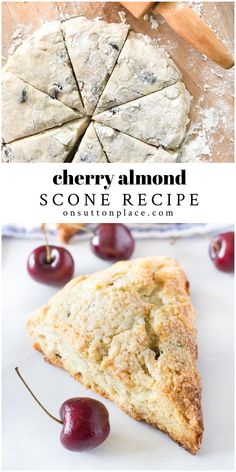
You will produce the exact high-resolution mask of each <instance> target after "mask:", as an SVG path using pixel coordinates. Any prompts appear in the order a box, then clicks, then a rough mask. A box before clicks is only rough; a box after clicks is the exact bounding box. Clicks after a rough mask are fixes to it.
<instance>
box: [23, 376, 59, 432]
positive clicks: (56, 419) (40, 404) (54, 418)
mask: <svg viewBox="0 0 236 472" xmlns="http://www.w3.org/2000/svg"><path fill="white" fill-rule="evenodd" d="M15 371H16V373H17V375H18V377H20V379H21V381H22V382H23V384H24V385H25V387H26V388H27V390H28V391H29V392H30V394H31V395H32V397H33V398H34V399H35V401H36V402H37V403H38V405H39V406H41V408H42V409H43V410H44V411H45V413H47V415H48V416H50V418H52V419H53V420H54V421H57V423H60V424H63V421H61V420H59V419H58V418H56V417H55V416H53V415H51V413H49V411H48V410H46V408H45V407H44V406H43V405H42V403H40V401H39V400H38V399H37V397H36V396H35V395H34V393H33V392H32V390H30V388H29V386H28V385H27V383H26V381H25V380H24V379H23V377H22V375H21V374H20V372H19V369H18V367H15Z"/></svg>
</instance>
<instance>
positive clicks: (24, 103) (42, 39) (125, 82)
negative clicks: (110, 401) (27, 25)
mask: <svg viewBox="0 0 236 472" xmlns="http://www.w3.org/2000/svg"><path fill="white" fill-rule="evenodd" d="M78 51H79V52H80V53H79V54H78ZM2 88H3V139H4V143H5V145H4V147H3V161H4V162H65V161H67V162H70V161H71V160H72V161H73V162H176V161H177V160H178V159H179V157H180V149H181V143H182V141H183V139H184V137H185V133H186V127H187V124H188V122H189V118H188V114H189V110H190V95H189V93H188V91H187V90H186V88H185V86H184V84H183V82H182V76H181V73H180V71H179V70H178V68H177V67H176V65H175V64H174V62H173V61H172V59H171V58H169V57H168V56H167V55H166V53H165V51H164V49H163V48H160V47H159V46H158V45H157V44H156V43H155V41H154V40H153V39H151V38H150V37H149V36H144V35H143V34H141V33H135V32H134V31H132V30H131V29H130V27H129V26H128V25H127V24H124V23H106V22H104V21H102V20H88V19H87V18H85V17H76V18H71V19H69V20H66V21H63V22H60V21H54V22H49V23H46V24H45V25H43V26H42V27H41V28H40V29H39V30H37V31H35V32H34V33H33V34H32V36H31V37H30V38H28V39H26V40H25V41H23V42H22V44H21V45H20V46H19V47H18V48H17V49H16V51H15V52H14V54H13V55H12V56H11V57H9V59H8V62H7V64H6V66H5V67H4V69H3V87H2Z"/></svg>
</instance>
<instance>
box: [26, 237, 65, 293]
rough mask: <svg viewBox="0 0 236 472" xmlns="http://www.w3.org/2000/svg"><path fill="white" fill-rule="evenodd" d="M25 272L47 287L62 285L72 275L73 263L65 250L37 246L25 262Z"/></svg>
mask: <svg viewBox="0 0 236 472" xmlns="http://www.w3.org/2000/svg"><path fill="white" fill-rule="evenodd" d="M27 270H28V273H29V275H30V276H31V277H32V279H34V280H36V281H37V282H42V283H44V284H49V285H55V286H58V285H64V284H65V283H66V282H68V281H69V280H70V279H71V278H72V276H73V273H74V261H73V258H72V256H71V254H70V252H69V251H67V249H65V248H64V247H60V246H51V245H50V246H48V245H44V246H39V247H37V248H36V249H34V250H33V251H32V252H31V253H30V255H29V257H28V261H27Z"/></svg>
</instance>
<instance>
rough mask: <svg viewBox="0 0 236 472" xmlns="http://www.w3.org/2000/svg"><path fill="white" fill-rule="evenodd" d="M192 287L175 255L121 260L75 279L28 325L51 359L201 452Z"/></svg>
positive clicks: (189, 447) (39, 311) (103, 393)
mask: <svg viewBox="0 0 236 472" xmlns="http://www.w3.org/2000/svg"><path fill="white" fill-rule="evenodd" d="M188 287H189V284H188V281H187V279H186V277H185V275H184V273H183V271H182V270H181V268H180V266H179V265H178V263H177V262H176V261H175V260H174V259H170V258H166V257H150V258H144V259H137V260H133V261H125V262H119V263H117V264H115V265H113V266H112V267H110V268H108V269H106V270H104V271H103V272H98V273H95V274H93V275H89V276H80V277H77V278H75V279H74V280H72V281H71V282H69V283H68V284H67V285H66V286H65V287H64V288H63V289H62V290H61V291H60V292H58V293H57V294H56V295H55V296H54V297H52V298H51V300H50V301H49V303H48V304H47V305H45V306H43V307H42V308H41V309H39V310H38V311H36V312H35V313H34V314H33V315H31V317H30V318H29V319H28V321H27V329H28V331H29V334H30V335H31V336H32V337H33V338H34V342H35V344H34V347H35V348H36V349H38V350H40V351H42V352H43V353H44V354H45V357H46V359H47V360H48V361H49V362H51V363H52V364H55V365H57V366H60V367H63V368H64V369H65V370H66V371H68V372H69V373H70V374H71V375H73V376H74V377H75V378H76V379H78V380H79V381H81V382H82V383H83V384H84V385H85V386H86V387H88V388H91V389H92V390H94V391H96V392H98V393H100V394H101V395H104V396H105V397H106V398H109V399H111V400H113V401H114V402H115V403H117V404H118V405H119V406H120V407H121V408H122V409H123V410H124V411H125V412H126V413H128V414H129V415H131V416H132V417H134V418H135V419H137V420H145V421H146V422H147V423H150V424H151V425H153V426H155V427H157V428H159V429H161V430H163V431H165V432H166V433H168V435H169V436H170V437H171V438H172V439H174V440H175V441H176V442H178V443H179V444H180V445H181V446H183V447H184V448H186V449H187V450H188V451H189V452H191V453H192V454H195V453H196V452H197V450H198V448H199V447H200V444H201V439H202V433H203V423H202V413H201V382H200V378H199V374H198V372H197V369H196V357H197V346H196V338H195V329H194V327H193V324H194V311H193V308H192V305H191V302H190V298H189V294H188ZM157 440H158V436H157Z"/></svg>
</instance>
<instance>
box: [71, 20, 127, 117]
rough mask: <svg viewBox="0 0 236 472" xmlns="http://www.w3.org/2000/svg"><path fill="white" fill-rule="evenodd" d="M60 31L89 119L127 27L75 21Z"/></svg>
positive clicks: (123, 40) (111, 68)
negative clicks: (62, 34) (63, 37)
mask: <svg viewBox="0 0 236 472" xmlns="http://www.w3.org/2000/svg"><path fill="white" fill-rule="evenodd" d="M62 29H63V31H64V36H65V41H66V45H67V49H68V53H69V55H70V59H71V62H72V64H73V68H74V72H75V76H76V79H77V82H78V84H79V87H80V92H81V96H82V100H83V103H84V107H85V110H86V113H87V114H88V115H92V113H93V111H94V109H95V107H96V105H97V102H98V100H99V98H100V96H101V94H102V92H103V89H104V87H105V85H106V83H107V81H108V79H109V77H110V75H111V73H112V71H113V68H114V65H115V63H116V60H117V58H118V55H119V53H120V51H121V49H122V46H123V44H124V42H125V39H126V37H127V34H128V30H129V26H128V25H125V24H123V23H106V22H104V21H101V20H88V19H87V18H84V17H78V18H72V19H70V20H68V21H65V22H64V23H62Z"/></svg>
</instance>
